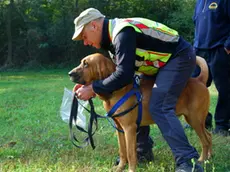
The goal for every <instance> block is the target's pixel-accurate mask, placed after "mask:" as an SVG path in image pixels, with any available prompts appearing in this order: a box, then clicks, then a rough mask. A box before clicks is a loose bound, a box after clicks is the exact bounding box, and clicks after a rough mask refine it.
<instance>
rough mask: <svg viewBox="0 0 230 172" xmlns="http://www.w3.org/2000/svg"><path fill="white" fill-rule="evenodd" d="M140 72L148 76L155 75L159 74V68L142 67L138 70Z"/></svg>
mask: <svg viewBox="0 0 230 172" xmlns="http://www.w3.org/2000/svg"><path fill="white" fill-rule="evenodd" d="M138 72H141V73H143V74H146V75H154V74H156V73H157V72H158V68H155V67H153V66H141V67H139V68H138Z"/></svg>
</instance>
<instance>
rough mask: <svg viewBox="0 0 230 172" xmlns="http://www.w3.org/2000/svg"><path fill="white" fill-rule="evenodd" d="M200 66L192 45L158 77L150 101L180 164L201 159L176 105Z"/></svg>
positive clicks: (151, 109)
mask: <svg viewBox="0 0 230 172" xmlns="http://www.w3.org/2000/svg"><path fill="white" fill-rule="evenodd" d="M195 65H196V56H195V51H194V50H193V48H192V47H189V48H187V49H186V50H184V51H182V52H180V53H179V54H177V55H176V56H175V57H173V58H171V59H170V60H169V61H168V62H167V64H166V65H165V66H164V67H163V68H161V69H160V70H159V72H158V74H157V76H156V80H155V84H154V87H153V89H152V96H151V100H150V107H149V108H150V113H151V116H152V119H153V120H154V121H155V123H156V124H157V125H158V127H159V129H160V131H161V133H162V135H163V137H164V138H165V140H166V141H167V143H168V145H169V146H170V148H171V150H172V153H173V155H174V157H175V160H176V164H177V165H179V164H181V163H183V162H186V161H188V160H190V159H191V158H198V157H199V155H198V152H197V151H196V149H195V148H194V147H192V146H191V145H190V144H189V142H188V139H187V137H186V135H185V133H184V130H183V127H182V125H181V123H180V121H179V119H178V118H177V116H176V114H175V107H176V103H177V100H178V97H179V96H180V94H181V92H182V90H183V88H184V87H185V85H186V83H187V81H188V79H189V78H190V76H191V74H192V72H193V70H194V69H195Z"/></svg>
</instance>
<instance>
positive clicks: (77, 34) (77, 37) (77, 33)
mask: <svg viewBox="0 0 230 172" xmlns="http://www.w3.org/2000/svg"><path fill="white" fill-rule="evenodd" d="M83 28H84V25H83V26H81V27H79V28H77V29H75V33H74V35H73V37H72V40H73V41H78V40H81V39H82V38H81V32H82V30H83Z"/></svg>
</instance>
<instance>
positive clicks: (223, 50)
mask: <svg viewBox="0 0 230 172" xmlns="http://www.w3.org/2000/svg"><path fill="white" fill-rule="evenodd" d="M193 20H194V23H195V41H194V47H195V48H196V54H197V55H199V56H201V57H203V58H205V60H206V61H207V63H208V67H209V80H208V83H207V86H210V85H211V82H212V80H213V81H214V83H215V86H216V88H217V91H218V100H217V106H216V111H215V124H216V128H215V130H214V131H213V133H214V134H216V133H219V134H221V135H223V136H227V135H229V132H228V130H229V128H230V123H229V122H230V121H229V120H230V101H229V98H230V1H229V0H215V1H213V0H197V3H196V7H195V12H194V17H193ZM195 73H196V74H198V73H199V69H196V72H195ZM196 74H195V75H196ZM209 117H210V115H209ZM209 119H210V118H209Z"/></svg>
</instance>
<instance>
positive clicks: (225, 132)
mask: <svg viewBox="0 0 230 172" xmlns="http://www.w3.org/2000/svg"><path fill="white" fill-rule="evenodd" d="M212 134H218V135H221V136H224V137H227V136H230V130H224V129H220V128H215V130H213V131H212Z"/></svg>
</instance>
